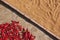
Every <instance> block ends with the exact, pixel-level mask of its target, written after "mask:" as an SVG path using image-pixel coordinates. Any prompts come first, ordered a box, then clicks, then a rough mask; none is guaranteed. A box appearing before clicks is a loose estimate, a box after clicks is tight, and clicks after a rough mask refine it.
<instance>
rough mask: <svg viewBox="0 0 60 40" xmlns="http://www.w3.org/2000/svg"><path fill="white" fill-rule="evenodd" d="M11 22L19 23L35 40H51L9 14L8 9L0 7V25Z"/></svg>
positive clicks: (14, 15) (11, 13) (22, 20)
mask: <svg viewBox="0 0 60 40" xmlns="http://www.w3.org/2000/svg"><path fill="white" fill-rule="evenodd" d="M11 20H16V21H19V22H20V24H21V25H22V26H23V27H25V28H28V29H29V31H30V32H31V33H32V34H33V35H35V36H36V39H35V40H52V39H51V38H50V37H48V36H47V35H46V34H44V33H43V32H42V31H40V30H39V29H37V28H36V27H35V26H33V25H32V24H30V23H28V22H26V21H25V20H24V19H22V18H21V17H19V16H17V15H16V14H14V13H13V12H11V11H10V10H9V9H7V8H5V7H4V6H2V5H0V24H1V23H5V22H11Z"/></svg>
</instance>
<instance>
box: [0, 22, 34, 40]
mask: <svg viewBox="0 0 60 40" xmlns="http://www.w3.org/2000/svg"><path fill="white" fill-rule="evenodd" d="M0 34H1V35H0V36H1V37H0V40H34V39H35V37H34V36H33V35H32V34H31V33H30V32H29V31H28V29H25V28H22V26H21V25H19V22H16V21H12V23H5V24H0Z"/></svg>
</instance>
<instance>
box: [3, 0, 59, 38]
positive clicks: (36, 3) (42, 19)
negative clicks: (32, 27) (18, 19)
mask: <svg viewBox="0 0 60 40" xmlns="http://www.w3.org/2000/svg"><path fill="white" fill-rule="evenodd" d="M4 1H6V2H7V3H9V4H10V5H12V6H13V7H15V8H17V9H18V10H20V11H21V12H23V13H24V15H27V16H29V17H30V18H31V19H33V20H34V21H36V22H37V23H38V24H40V25H42V26H43V27H44V28H46V30H48V31H50V32H51V33H53V34H54V35H56V36H58V37H59V38H60V0H4Z"/></svg>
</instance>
